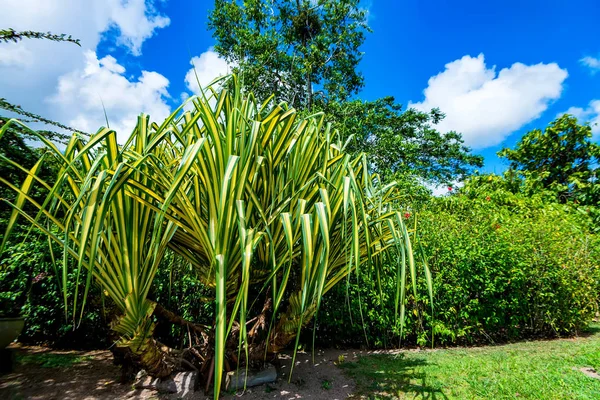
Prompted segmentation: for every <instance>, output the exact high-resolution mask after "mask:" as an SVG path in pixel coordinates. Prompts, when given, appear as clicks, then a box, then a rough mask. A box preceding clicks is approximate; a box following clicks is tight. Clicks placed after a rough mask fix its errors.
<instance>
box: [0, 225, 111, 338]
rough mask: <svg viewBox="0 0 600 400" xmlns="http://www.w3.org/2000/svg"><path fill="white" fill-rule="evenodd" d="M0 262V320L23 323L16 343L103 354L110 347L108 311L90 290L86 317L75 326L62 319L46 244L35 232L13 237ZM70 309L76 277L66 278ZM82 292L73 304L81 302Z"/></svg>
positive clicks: (95, 290) (61, 301) (61, 303)
mask: <svg viewBox="0 0 600 400" xmlns="http://www.w3.org/2000/svg"><path fill="white" fill-rule="evenodd" d="M14 239H15V240H12V244H11V245H10V246H8V248H7V249H6V251H5V253H4V254H3V256H2V258H1V259H0V266H1V268H0V317H17V316H22V317H24V318H25V327H24V329H23V331H22V333H21V335H20V336H19V341H20V342H22V343H28V344H48V345H53V346H55V347H68V348H94V349H96V348H102V347H107V346H108V345H109V344H110V342H109V340H108V339H109V335H108V333H109V329H108V325H107V322H108V321H110V316H109V314H110V307H109V305H108V304H106V307H104V304H103V301H102V300H103V299H102V297H101V293H100V290H99V289H98V287H96V286H94V287H92V288H91V289H92V290H91V296H90V299H89V301H88V304H87V306H86V310H87V312H86V313H85V314H84V315H83V317H82V319H81V321H78V323H77V324H75V323H74V322H73V320H71V319H69V320H67V319H66V315H65V311H64V298H63V294H62V292H61V290H60V287H59V284H58V277H57V275H56V271H55V268H54V266H53V265H52V258H51V256H50V252H49V250H48V241H47V240H46V239H45V238H44V237H42V236H41V235H39V234H36V233H35V232H33V233H31V234H29V235H25V234H23V235H18V237H15V238H14ZM66 281H67V286H68V288H67V291H68V292H69V293H70V294H71V296H69V298H68V304H69V307H72V306H73V296H72V295H73V294H74V291H75V286H76V285H75V281H76V277H75V274H74V273H69V274H68V275H67V277H66ZM82 294H83V287H82V286H81V287H80V290H79V294H78V299H79V301H81V298H82Z"/></svg>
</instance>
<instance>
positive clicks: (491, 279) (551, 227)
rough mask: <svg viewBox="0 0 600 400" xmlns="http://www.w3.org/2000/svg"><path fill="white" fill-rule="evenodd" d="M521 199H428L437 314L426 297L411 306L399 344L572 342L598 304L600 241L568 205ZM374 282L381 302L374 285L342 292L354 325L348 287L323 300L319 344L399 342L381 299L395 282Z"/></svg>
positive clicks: (389, 308) (426, 247)
mask: <svg viewBox="0 0 600 400" xmlns="http://www.w3.org/2000/svg"><path fill="white" fill-rule="evenodd" d="M527 202H528V201H525V203H524V204H525V205H526V206H523V204H521V207H519V208H514V207H509V206H506V205H505V204H497V203H495V202H494V201H493V199H490V198H483V199H468V198H466V197H465V196H461V195H457V196H450V197H447V198H442V199H434V200H432V202H430V203H429V204H428V205H427V207H426V208H424V209H423V210H422V211H421V212H420V213H419V215H418V228H417V230H418V233H419V237H420V244H421V246H422V249H423V253H424V254H425V257H426V259H427V262H428V265H429V267H430V268H431V271H432V274H433V277H434V283H433V285H434V304H435V314H434V318H433V319H432V316H431V310H430V309H429V308H427V306H423V304H425V303H426V302H427V301H426V299H417V300H419V301H417V302H416V304H417V306H416V308H414V310H415V311H414V312H413V313H411V314H410V315H408V316H407V320H406V336H405V339H404V340H405V342H408V343H412V344H419V345H424V344H426V343H431V329H432V327H433V333H434V337H435V342H436V343H438V344H471V343H479V342H496V341H507V340H515V339H521V338H531V337H540V336H543V337H556V336H563V335H570V334H574V333H577V332H578V331H580V330H581V329H582V328H584V327H585V326H586V324H587V323H588V322H589V321H590V319H591V318H592V317H593V315H594V313H595V312H596V310H597V307H598V293H599V290H598V289H599V287H600V286H599V280H600V267H599V260H600V251H599V249H600V241H599V240H598V237H597V236H595V235H593V234H590V232H591V229H590V226H589V220H588V219H587V217H586V216H585V215H581V214H580V213H579V212H578V211H577V210H576V209H575V208H572V207H569V206H564V205H558V204H542V203H535V204H533V202H534V200H529V203H527ZM411 218H412V217H411ZM386 271H388V272H389V273H393V271H392V269H391V268H388V269H387V270H386ZM382 280H383V283H384V285H385V286H387V288H386V289H388V290H385V289H384V296H383V297H379V296H376V294H378V293H377V289H376V286H375V284H374V283H373V284H372V285H366V284H363V283H361V284H360V285H356V284H354V283H352V284H351V285H350V286H349V288H348V294H349V296H348V298H349V299H350V301H349V303H350V310H351V314H352V323H351V322H350V318H349V312H348V305H347V304H348V301H347V297H346V290H347V289H346V287H344V285H340V287H339V288H338V289H337V290H335V291H334V292H333V293H331V294H330V295H329V297H328V298H327V299H326V301H325V302H324V303H325V305H326V306H325V308H324V309H323V312H322V313H321V315H320V318H319V321H320V323H319V325H320V327H319V333H320V336H318V338H319V339H320V340H321V341H322V342H324V343H327V344H331V343H332V342H335V343H341V344H347V345H356V344H358V343H363V344H364V343H365V340H364V339H363V338H364V336H365V333H366V336H367V339H368V342H369V345H370V346H375V347H381V346H390V345H397V344H398V343H399V342H398V339H399V338H398V336H397V335H398V334H399V324H398V323H397V321H395V320H394V300H393V298H390V297H389V296H386V295H385V293H389V290H390V289H392V290H393V286H394V285H395V283H394V282H392V281H391V280H390V279H389V278H387V276H384V277H383V279H382ZM419 285H424V283H423V282H419ZM419 293H423V292H419ZM359 299H361V300H362V310H363V317H364V322H365V324H364V332H363V328H362V326H361V323H360V310H359ZM375 299H378V300H375ZM407 301H409V302H414V298H412V297H409V298H408V299H407ZM419 304H421V306H419ZM432 321H433V322H432ZM390 326H392V327H393V329H392V330H391V331H392V334H391V335H390V334H389V332H390V329H389V327H390Z"/></svg>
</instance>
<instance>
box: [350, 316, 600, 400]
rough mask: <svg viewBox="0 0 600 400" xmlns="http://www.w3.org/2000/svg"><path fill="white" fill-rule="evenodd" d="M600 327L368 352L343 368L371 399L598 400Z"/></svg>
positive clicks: (358, 390)
mask: <svg viewBox="0 0 600 400" xmlns="http://www.w3.org/2000/svg"><path fill="white" fill-rule="evenodd" d="M581 367H594V368H596V370H600V325H595V326H593V327H591V329H590V335H589V336H587V337H581V338H577V339H572V340H571V339H564V340H551V341H534V342H524V343H516V344H509V345H503V346H490V347H481V348H460V349H447V350H436V351H406V352H402V353H400V354H397V355H371V356H365V357H362V358H360V359H359V360H358V362H355V363H344V364H342V368H343V369H344V370H345V371H346V373H347V374H348V375H349V376H351V377H352V378H353V379H355V380H356V383H357V394H358V395H361V396H363V398H365V397H366V398H369V399H395V398H399V399H408V398H410V399H415V398H417V399H461V400H462V399H552V400H561V399H564V400H574V399H590V400H592V399H600V379H594V378H590V377H588V376H586V375H584V374H583V373H582V372H580V371H579V370H578V369H579V368H581Z"/></svg>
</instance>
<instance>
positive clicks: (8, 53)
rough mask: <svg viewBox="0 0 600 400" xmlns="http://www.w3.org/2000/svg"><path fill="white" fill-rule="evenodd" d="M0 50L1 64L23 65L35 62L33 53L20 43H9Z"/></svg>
mask: <svg viewBox="0 0 600 400" xmlns="http://www.w3.org/2000/svg"><path fill="white" fill-rule="evenodd" d="M1 50H2V51H0V66H15V67H23V66H27V65H31V64H32V63H33V57H34V55H33V53H32V52H31V51H29V50H27V49H26V48H25V47H22V46H19V44H18V43H8V44H7V45H5V46H3V47H2V49H1Z"/></svg>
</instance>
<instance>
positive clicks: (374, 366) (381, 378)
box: [341, 354, 448, 400]
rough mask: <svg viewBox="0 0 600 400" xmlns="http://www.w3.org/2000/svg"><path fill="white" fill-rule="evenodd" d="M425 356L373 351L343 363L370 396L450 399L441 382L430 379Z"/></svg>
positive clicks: (348, 372)
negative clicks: (414, 356)
mask: <svg viewBox="0 0 600 400" xmlns="http://www.w3.org/2000/svg"><path fill="white" fill-rule="evenodd" d="M429 364H430V363H428V362H427V361H426V360H425V359H423V358H407V357H406V356H405V355H404V354H397V355H383V354H380V355H371V356H366V357H361V358H360V359H359V360H358V361H357V362H352V363H346V364H342V365H341V367H342V369H343V370H344V371H345V372H346V373H347V374H348V375H349V376H350V377H352V378H353V379H354V380H355V381H356V385H357V391H358V393H357V394H360V395H364V396H367V398H369V399H397V398H400V399H402V398H411V399H431V400H433V399H448V397H447V396H446V395H445V394H444V393H443V391H442V388H441V387H440V386H439V385H435V384H432V383H431V382H429V381H428V380H427V376H426V374H425V372H423V371H424V369H425V366H426V365H429Z"/></svg>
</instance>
